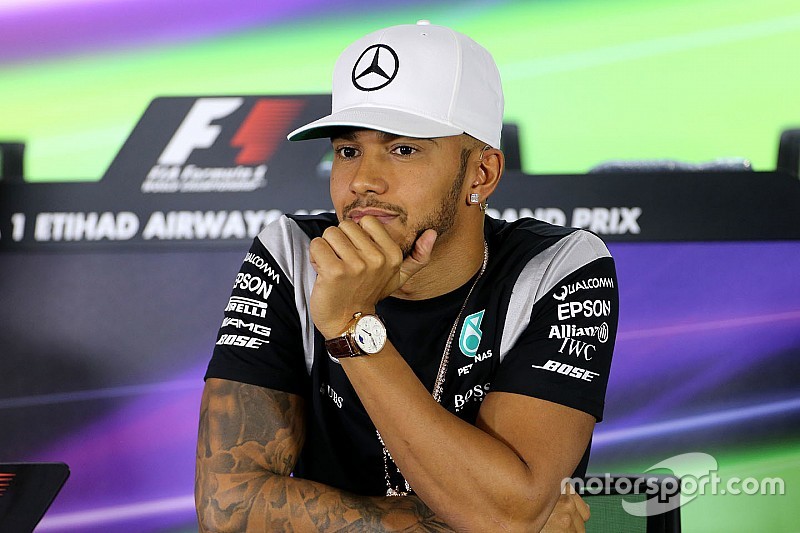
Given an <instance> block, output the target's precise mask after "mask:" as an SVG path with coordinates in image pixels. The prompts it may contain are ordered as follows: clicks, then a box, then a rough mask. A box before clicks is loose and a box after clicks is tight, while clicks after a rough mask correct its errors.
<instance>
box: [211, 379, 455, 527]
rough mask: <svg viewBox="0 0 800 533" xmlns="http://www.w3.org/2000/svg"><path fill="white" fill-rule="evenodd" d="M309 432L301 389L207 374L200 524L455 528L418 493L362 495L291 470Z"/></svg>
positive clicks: (218, 525)
mask: <svg viewBox="0 0 800 533" xmlns="http://www.w3.org/2000/svg"><path fill="white" fill-rule="evenodd" d="M304 439H305V412H304V405H303V399H302V398H300V397H299V396H297V395H294V394H289V393H285V392H280V391H275V390H271V389H265V388H262V387H257V386H254V385H247V384H244V383H237V382H233V381H227V380H222V379H209V380H208V381H207V382H206V386H205V390H204V391H203V400H202V405H201V410H200V431H199V434H198V439H197V463H196V479H195V503H196V506H197V516H198V520H199V523H200V531H203V532H206V531H208V532H211V531H213V532H222V531H233V532H243V531H286V530H295V531H336V530H346V531H451V530H450V528H449V527H448V526H447V525H446V524H445V523H444V522H442V521H441V520H440V519H438V518H437V517H436V516H435V515H434V513H433V512H432V511H431V510H430V509H428V507H427V506H426V505H425V504H424V503H423V502H422V501H421V500H420V499H419V498H417V497H415V496H409V497H392V498H386V497H367V496H358V495H354V494H351V493H347V492H344V491H342V490H339V489H336V488H333V487H329V486H327V485H323V484H321V483H316V482H313V481H308V480H305V479H299V478H294V477H289V474H290V473H291V472H292V469H293V468H294V465H295V462H296V461H297V457H298V455H299V454H300V450H301V449H302V447H303V441H304Z"/></svg>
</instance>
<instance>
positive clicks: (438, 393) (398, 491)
mask: <svg viewBox="0 0 800 533" xmlns="http://www.w3.org/2000/svg"><path fill="white" fill-rule="evenodd" d="M488 264H489V245H488V244H487V243H486V241H485V240H484V241H483V264H482V265H481V270H480V272H478V277H476V278H475V281H473V282H472V286H471V287H470V288H469V292H468V293H467V297H466V298H464V303H463V304H461V309H459V311H458V315H457V316H456V320H455V322H453V327H452V328H450V334H449V335H448V336H447V342H446V343H445V345H444V352H442V360H441V362H440V363H439V371H438V372H437V373H436V381H435V382H434V383H433V392H432V393H431V395H432V396H433V399H434V400H436V403H442V391H443V390H444V378H445V375H446V374H447V365H448V363H449V362H450V346H452V344H453V339H454V338H455V335H456V329H458V323H459V322H461V315H462V314H464V309H466V308H467V303H468V302H469V297H470V296H472V291H473V290H474V289H475V286H476V285H477V284H478V281H480V279H481V277H482V276H483V273H484V272H485V271H486V265H488ZM375 433H376V434H377V435H378V442H380V443H381V447H382V448H383V473H384V478H385V479H386V495H387V496H408V495H409V494H410V493H411V485H409V484H408V481H406V478H405V476H403V473H402V472H400V469H399V468H397V465H396V464H395V462H394V459H392V455H391V454H390V453H389V450H388V449H387V448H386V444H384V442H383V437H381V433H380V431H378V430H377V429H376V430H375ZM390 463H391V466H392V468H393V469H394V471H395V472H397V477H399V478H400V479H402V480H403V482H402V486H401V485H399V484H398V485H395V484H394V483H392V476H390V475H389V464H390Z"/></svg>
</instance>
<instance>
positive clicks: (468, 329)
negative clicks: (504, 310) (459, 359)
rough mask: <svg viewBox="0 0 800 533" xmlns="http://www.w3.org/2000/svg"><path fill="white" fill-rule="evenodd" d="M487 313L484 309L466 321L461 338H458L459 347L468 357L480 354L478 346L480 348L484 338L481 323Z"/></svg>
mask: <svg viewBox="0 0 800 533" xmlns="http://www.w3.org/2000/svg"><path fill="white" fill-rule="evenodd" d="M485 312H486V309H482V310H480V311H478V312H477V313H472V314H471V315H469V316H468V317H467V318H465V319H464V325H463V326H462V327H461V336H459V338H458V347H459V348H461V353H463V354H464V355H466V356H467V357H475V354H476V353H478V346H480V344H481V337H482V336H483V332H482V331H481V321H482V320H483V313H485Z"/></svg>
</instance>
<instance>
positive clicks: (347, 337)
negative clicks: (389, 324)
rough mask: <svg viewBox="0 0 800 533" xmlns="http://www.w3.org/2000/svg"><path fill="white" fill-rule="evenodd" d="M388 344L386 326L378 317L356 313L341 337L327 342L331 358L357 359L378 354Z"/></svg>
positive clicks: (326, 347) (326, 345) (326, 346)
mask: <svg viewBox="0 0 800 533" xmlns="http://www.w3.org/2000/svg"><path fill="white" fill-rule="evenodd" d="M385 344H386V326H384V325H383V321H382V320H381V319H380V317H378V315H363V314H361V313H356V314H354V315H353V319H352V320H351V321H350V322H349V323H348V324H347V329H346V330H345V332H344V333H343V334H342V335H340V336H339V337H334V338H332V339H330V340H326V341H325V349H326V350H328V354H330V356H331V357H334V358H336V359H339V358H340V357H356V356H359V355H370V354H374V353H378V352H380V351H381V350H382V349H383V346H384V345H385Z"/></svg>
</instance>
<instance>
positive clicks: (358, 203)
mask: <svg viewBox="0 0 800 533" xmlns="http://www.w3.org/2000/svg"><path fill="white" fill-rule="evenodd" d="M370 207H372V208H375V209H381V210H383V211H387V212H389V213H392V214H394V215H397V216H398V217H400V220H401V222H405V221H406V219H407V218H408V212H407V211H406V210H405V209H403V208H402V207H400V206H399V205H394V204H390V203H387V202H381V201H380V200H378V199H377V198H356V199H355V200H353V201H352V202H350V203H349V204H347V205H346V206H344V209H343V210H342V218H347V217H348V215H350V212H351V211H353V210H354V209H368V208H370Z"/></svg>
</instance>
